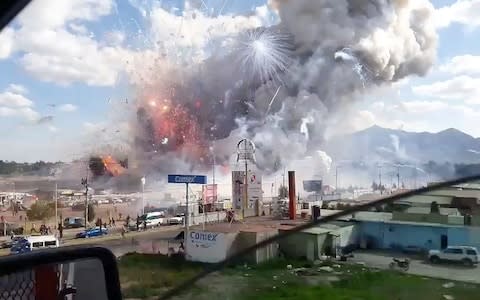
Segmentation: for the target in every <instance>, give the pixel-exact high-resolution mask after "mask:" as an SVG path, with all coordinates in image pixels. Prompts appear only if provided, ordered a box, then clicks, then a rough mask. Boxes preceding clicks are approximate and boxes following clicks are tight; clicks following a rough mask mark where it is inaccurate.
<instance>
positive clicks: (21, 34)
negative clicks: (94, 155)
mask: <svg viewBox="0 0 480 300" xmlns="http://www.w3.org/2000/svg"><path fill="white" fill-rule="evenodd" d="M224 1H225V0H205V1H204V4H202V3H201V2H202V1H200V0H199V1H196V2H197V4H198V5H200V7H199V10H201V11H202V12H204V13H207V12H210V13H211V12H212V9H213V14H211V15H213V16H214V15H215V13H218V12H219V10H220V8H221V7H222V6H223V3H225V2H226V5H225V6H224V8H223V10H222V14H225V15H226V14H235V15H240V14H252V13H253V12H254V9H255V7H258V6H261V5H264V4H265V1H261V0H255V1H244V0H229V1H225V2H224ZM191 2H195V1H191ZM432 3H433V4H434V6H435V8H436V9H439V10H438V11H439V12H440V13H439V15H440V16H442V21H443V22H442V23H443V24H441V25H439V28H438V29H437V31H438V34H439V45H438V53H437V55H438V57H437V62H436V64H435V65H434V67H433V68H432V70H431V71H430V73H429V74H428V75H427V76H425V77H423V78H409V80H406V81H402V83H399V84H397V85H395V86H394V87H392V88H390V89H388V90H386V91H383V92H382V93H380V94H374V95H369V96H368V97H366V99H365V100H364V101H361V102H359V103H358V104H357V105H356V106H355V107H354V108H353V109H352V110H351V111H350V112H348V113H349V117H350V118H351V119H352V120H354V121H355V122H353V125H352V126H351V128H350V130H358V129H362V128H365V127H368V126H371V125H373V124H378V125H381V126H388V127H393V128H404V129H406V130H412V131H423V130H426V131H439V130H442V129H446V128H449V127H456V128H458V129H461V130H463V131H465V132H467V133H469V134H472V135H474V136H478V137H480V127H479V128H477V127H478V126H477V125H476V124H477V120H479V119H480V87H477V86H480V76H479V75H480V71H475V69H479V70H480V43H479V42H478V41H479V26H480V21H479V20H480V1H475V0H474V1H453V0H442V1H433V2H432ZM152 7H156V8H157V9H158V8H160V7H161V8H164V9H165V10H167V11H169V12H170V13H172V14H177V15H178V14H180V13H181V10H182V9H183V8H184V1H179V0H164V1H153V0H151V1H148V0H130V1H118V0H117V1H114V0H102V1H100V0H98V1H94V0H84V1H81V0H70V1H65V0H36V1H34V4H33V5H31V7H29V8H27V10H26V11H25V12H24V13H22V16H20V17H19V18H18V19H17V20H16V21H15V22H14V23H13V24H11V25H10V26H9V28H7V29H6V30H4V31H3V32H2V33H1V34H0V70H1V73H0V128H1V137H2V138H1V142H0V159H4V160H18V161H34V160H39V159H43V160H50V161H52V160H68V159H71V158H73V157H76V156H79V155H81V154H82V152H83V151H84V147H86V146H91V145H89V144H92V140H91V137H90V136H89V133H91V132H92V131H95V130H99V129H102V126H107V125H106V124H105V122H106V119H107V118H108V116H109V115H110V114H111V111H112V106H121V105H123V104H124V102H125V99H128V98H129V97H130V98H131V97H133V91H132V89H131V85H130V84H129V83H128V82H127V79H126V76H125V75H124V74H123V70H124V68H125V67H126V66H125V65H124V64H125V60H123V61H122V63H119V62H117V61H116V59H118V57H122V56H125V55H130V52H129V51H132V50H138V51H140V50H141V49H142V48H148V45H147V44H148V43H149V42H151V40H150V38H149V36H148V35H149V34H150V33H149V32H148V28H149V26H150V25H151V24H152V20H150V19H149V18H148V17H146V16H143V15H142V9H146V8H152ZM205 7H207V9H208V10H207V9H206V8H205ZM177 8H178V9H177ZM147 10H148V9H147ZM442 10H443V11H442ZM53 12H54V13H53ZM32 16H35V17H32ZM444 16H448V18H446V17H444ZM150 17H151V16H150ZM447 19H448V20H447ZM467 55H468V56H467ZM456 57H457V59H455V58H456ZM127 64H128V63H127ZM475 64H476V65H475ZM458 65H467V66H468V67H469V68H462V67H459V66H458ZM476 76H479V77H476ZM449 80H450V81H449ZM451 80H454V81H453V82H451ZM477 83H478V84H477ZM435 84H436V85H435ZM455 88H456V89H457V92H456V93H454V92H452V89H455ZM477 97H478V99H477ZM114 109H126V110H128V109H129V108H128V107H126V106H125V105H124V106H122V107H121V108H118V107H117V108H114ZM93 143H94V144H95V142H93Z"/></svg>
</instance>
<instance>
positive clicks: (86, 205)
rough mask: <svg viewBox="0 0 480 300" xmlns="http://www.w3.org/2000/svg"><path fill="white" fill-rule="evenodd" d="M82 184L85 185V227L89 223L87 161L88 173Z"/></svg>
mask: <svg viewBox="0 0 480 300" xmlns="http://www.w3.org/2000/svg"><path fill="white" fill-rule="evenodd" d="M82 185H83V186H85V229H87V227H88V225H87V223H88V163H87V174H86V176H85V178H82Z"/></svg>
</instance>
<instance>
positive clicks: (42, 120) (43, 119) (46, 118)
mask: <svg viewBox="0 0 480 300" xmlns="http://www.w3.org/2000/svg"><path fill="white" fill-rule="evenodd" d="M52 121H53V116H43V117H41V118H39V119H38V120H37V124H45V123H50V122H52Z"/></svg>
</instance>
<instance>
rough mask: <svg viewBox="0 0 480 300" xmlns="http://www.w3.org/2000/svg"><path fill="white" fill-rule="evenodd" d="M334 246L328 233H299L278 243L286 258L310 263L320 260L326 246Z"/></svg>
mask: <svg viewBox="0 0 480 300" xmlns="http://www.w3.org/2000/svg"><path fill="white" fill-rule="evenodd" d="M329 245H330V246H332V247H333V246H334V245H333V239H332V237H331V236H330V237H329V235H328V233H324V234H312V233H305V232H299V233H295V234H293V235H291V236H288V237H286V238H284V239H282V240H281V241H279V243H278V246H279V249H280V251H281V252H282V254H284V255H285V256H287V257H295V258H306V259H308V260H310V261H313V260H316V259H318V258H320V256H321V255H322V254H323V253H324V252H325V249H326V248H327V246H329Z"/></svg>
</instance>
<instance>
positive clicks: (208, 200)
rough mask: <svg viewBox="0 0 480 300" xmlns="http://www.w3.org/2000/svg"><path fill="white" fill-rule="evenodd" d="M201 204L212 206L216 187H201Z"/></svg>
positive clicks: (207, 185) (211, 185)
mask: <svg viewBox="0 0 480 300" xmlns="http://www.w3.org/2000/svg"><path fill="white" fill-rule="evenodd" d="M202 198H203V204H212V203H214V202H215V200H216V199H217V185H216V184H206V185H204V186H203V187H202Z"/></svg>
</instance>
